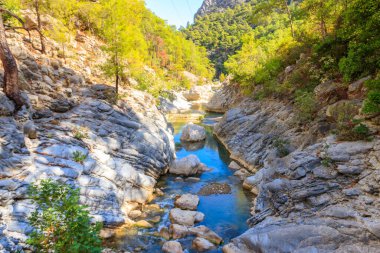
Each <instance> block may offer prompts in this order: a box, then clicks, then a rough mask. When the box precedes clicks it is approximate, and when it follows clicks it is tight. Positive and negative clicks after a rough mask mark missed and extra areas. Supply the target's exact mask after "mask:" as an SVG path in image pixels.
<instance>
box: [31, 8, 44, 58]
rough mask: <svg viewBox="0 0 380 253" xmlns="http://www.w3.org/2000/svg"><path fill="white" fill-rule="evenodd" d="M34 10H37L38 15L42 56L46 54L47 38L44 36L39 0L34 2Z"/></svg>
mask: <svg viewBox="0 0 380 253" xmlns="http://www.w3.org/2000/svg"><path fill="white" fill-rule="evenodd" d="M34 8H35V10H36V15H37V26H38V30H39V31H40V32H39V35H40V43H41V53H42V54H46V46H45V38H44V36H43V34H42V30H41V28H42V25H41V15H40V4H39V0H35V2H34Z"/></svg>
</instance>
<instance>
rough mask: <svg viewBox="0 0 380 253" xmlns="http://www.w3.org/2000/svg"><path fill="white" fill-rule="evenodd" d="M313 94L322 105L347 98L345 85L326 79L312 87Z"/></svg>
mask: <svg viewBox="0 0 380 253" xmlns="http://www.w3.org/2000/svg"><path fill="white" fill-rule="evenodd" d="M314 95H315V97H316V98H317V100H318V101H319V102H320V104H321V105H322V106H324V105H328V104H332V103H335V102H337V101H339V100H341V99H346V98H347V87H345V86H344V85H342V84H340V83H335V82H333V81H328V82H324V83H321V84H320V85H318V86H317V87H315V89H314Z"/></svg>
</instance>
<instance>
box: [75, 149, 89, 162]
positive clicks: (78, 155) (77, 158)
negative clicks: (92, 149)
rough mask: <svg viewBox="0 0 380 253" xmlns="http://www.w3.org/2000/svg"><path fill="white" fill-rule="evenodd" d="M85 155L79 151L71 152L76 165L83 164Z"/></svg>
mask: <svg viewBox="0 0 380 253" xmlns="http://www.w3.org/2000/svg"><path fill="white" fill-rule="evenodd" d="M86 158H87V155H85V154H83V153H82V152H80V151H74V152H73V160H74V161H75V162H77V163H83V161H84V160H86Z"/></svg>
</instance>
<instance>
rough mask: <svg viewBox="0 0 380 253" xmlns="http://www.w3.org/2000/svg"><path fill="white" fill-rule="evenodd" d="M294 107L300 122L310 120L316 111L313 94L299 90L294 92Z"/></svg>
mask: <svg viewBox="0 0 380 253" xmlns="http://www.w3.org/2000/svg"><path fill="white" fill-rule="evenodd" d="M295 106H296V108H297V109H298V118H299V120H300V121H301V122H308V121H310V120H312V119H313V116H314V114H315V112H316V111H317V109H318V107H317V102H316V100H315V98H314V94H313V93H312V92H303V91H300V90H299V91H297V92H296V98H295Z"/></svg>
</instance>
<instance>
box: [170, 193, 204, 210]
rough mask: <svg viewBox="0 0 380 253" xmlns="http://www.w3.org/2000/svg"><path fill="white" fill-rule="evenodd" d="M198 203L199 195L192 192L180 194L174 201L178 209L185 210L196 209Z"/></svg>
mask: <svg viewBox="0 0 380 253" xmlns="http://www.w3.org/2000/svg"><path fill="white" fill-rule="evenodd" d="M198 204H199V197H198V196H197V195H193V194H184V195H181V196H180V197H179V198H178V199H176V201H175V202H174V205H175V206H176V207H178V208H180V209H186V210H196V209H197V206H198Z"/></svg>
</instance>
